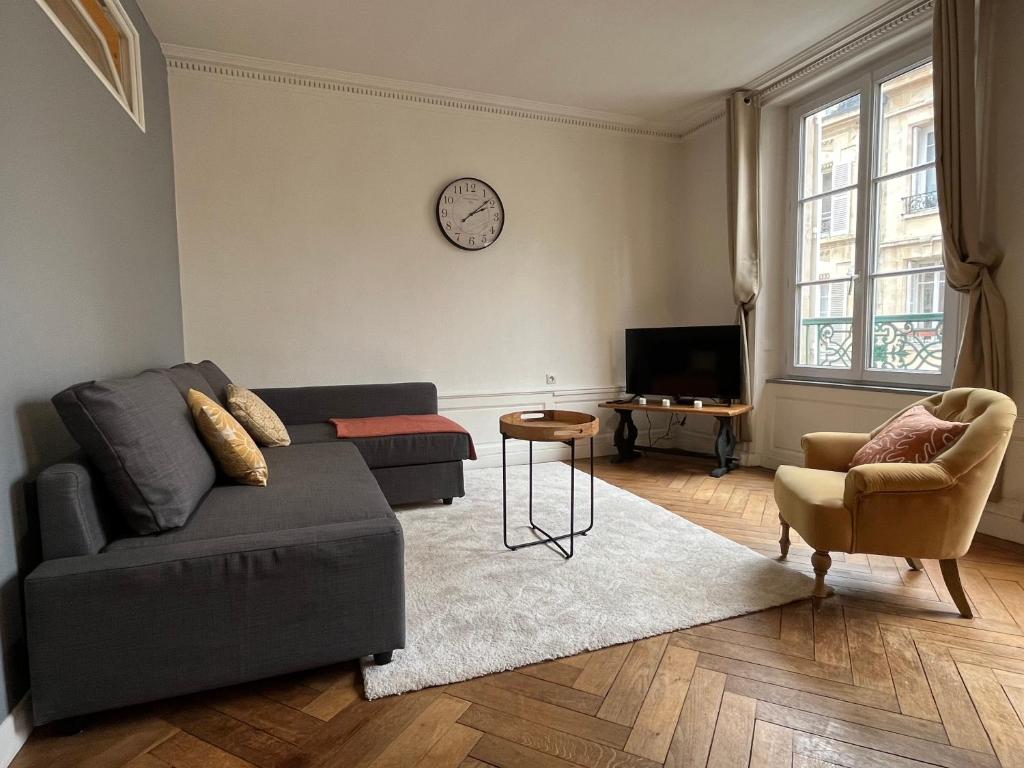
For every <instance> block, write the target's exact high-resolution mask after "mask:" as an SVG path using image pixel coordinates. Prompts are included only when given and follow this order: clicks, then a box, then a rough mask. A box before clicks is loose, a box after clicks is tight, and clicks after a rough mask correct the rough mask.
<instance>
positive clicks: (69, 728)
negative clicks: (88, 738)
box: [53, 715, 85, 736]
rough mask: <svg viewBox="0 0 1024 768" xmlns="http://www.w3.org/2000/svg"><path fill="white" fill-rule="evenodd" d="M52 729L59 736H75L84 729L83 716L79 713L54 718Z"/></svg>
mask: <svg viewBox="0 0 1024 768" xmlns="http://www.w3.org/2000/svg"><path fill="white" fill-rule="evenodd" d="M53 729H54V730H55V731H56V732H57V733H58V734H59V735H61V736H77V735H78V734H80V733H81V732H82V731H84V730H85V718H84V717H82V716H80V715H79V716H76V717H65V718H64V719H63V720H55V721H54V723H53Z"/></svg>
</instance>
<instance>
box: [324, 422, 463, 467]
mask: <svg viewBox="0 0 1024 768" xmlns="http://www.w3.org/2000/svg"><path fill="white" fill-rule="evenodd" d="M331 424H333V425H334V426H335V428H336V429H337V430H338V437H341V438H345V439H352V438H359V437H394V436H395V435H425V434H431V433H437V432H448V433H451V432H454V433H456V434H460V435H465V436H466V437H467V439H468V440H469V458H470V459H473V460H474V461H475V460H476V447H475V446H474V445H473V437H472V436H471V435H470V434H469V432H468V431H467V430H466V428H465V427H463V426H462V425H461V424H457V423H456V422H454V421H452V420H451V419H449V418H447V417H445V416H439V415H438V414H436V413H428V414H421V415H417V416H370V417H368V418H364V419H331Z"/></svg>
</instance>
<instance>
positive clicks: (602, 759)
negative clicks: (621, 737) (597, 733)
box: [459, 704, 660, 768]
mask: <svg viewBox="0 0 1024 768" xmlns="http://www.w3.org/2000/svg"><path fill="white" fill-rule="evenodd" d="M459 722H460V723H462V724H464V725H466V726H468V727H470V728H473V729H474V730H476V731H480V732H483V733H488V734H491V735H492V736H497V737H499V738H502V739H505V740H506V741H511V742H515V743H516V744H521V745H522V746H524V747H529V748H530V749H532V750H535V751H537V752H543V753H545V754H548V755H553V756H555V757H559V758H562V759H564V760H569V761H571V762H573V763H577V764H579V765H583V766H588V768H589V767H592V768H600V766H606V765H615V766H622V768H655V766H657V765H660V761H659V762H658V763H654V762H652V761H650V760H647V759H645V758H643V757H639V756H636V755H631V754H627V753H626V752H623V751H621V750H618V749H615V748H613V747H609V746H607V745H605V744H598V743H597V742H594V741H589V740H587V739H584V738H581V737H579V736H574V735H572V734H570V733H565V732H563V731H558V730H555V729H554V728H548V727H547V726H544V725H539V724H536V723H531V722H530V721H528V720H524V719H523V718H521V717H516V716H515V715H509V714H505V713H503V712H497V711H495V710H493V709H487V708H486V707H481V706H479V705H477V704H474V705H473V706H471V707H470V708H469V709H468V710H467V711H466V713H465V714H464V715H463V716H462V718H461V720H460V721H459Z"/></svg>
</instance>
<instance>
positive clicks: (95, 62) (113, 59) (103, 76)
mask: <svg viewBox="0 0 1024 768" xmlns="http://www.w3.org/2000/svg"><path fill="white" fill-rule="evenodd" d="M36 2H37V3H38V4H39V7H40V8H42V9H43V11H44V12H45V13H46V15H47V16H49V17H50V19H51V20H52V21H53V23H54V24H56V25H57V28H58V29H59V30H60V31H61V33H62V34H63V35H64V37H65V38H66V39H67V41H68V42H69V43H71V46H72V47H73V48H74V49H75V50H76V51H78V54H79V55H80V56H81V57H82V59H83V60H84V61H85V63H86V64H87V65H88V66H89V68H90V69H91V70H92V71H93V72H94V73H95V74H96V76H97V77H98V78H99V79H100V82H102V83H103V84H104V85H105V86H106V88H107V90H108V91H110V93H111V94H113V96H114V98H115V99H117V101H118V103H120V104H121V106H122V107H124V109H125V110H126V111H127V112H128V114H129V115H131V116H132V119H134V120H135V122H136V123H138V125H139V128H141V129H142V130H146V124H145V112H144V109H143V104H142V69H141V60H140V48H139V34H138V32H137V31H136V30H135V27H134V26H133V25H132V22H131V19H129V18H128V14H127V13H125V10H124V8H123V7H122V6H121V3H120V2H119V0H36Z"/></svg>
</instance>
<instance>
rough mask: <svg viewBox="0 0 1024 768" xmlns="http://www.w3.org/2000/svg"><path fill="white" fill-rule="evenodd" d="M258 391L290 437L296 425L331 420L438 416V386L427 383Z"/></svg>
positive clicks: (351, 385)
mask: <svg viewBox="0 0 1024 768" xmlns="http://www.w3.org/2000/svg"><path fill="white" fill-rule="evenodd" d="M254 391H255V392H256V394H257V395H258V396H259V397H260V398H261V399H262V400H263V402H265V403H266V404H267V405H269V406H270V407H271V408H273V409H274V411H275V412H276V413H277V415H278V416H279V417H280V419H281V421H283V422H284V423H285V424H286V425H287V426H288V430H289V434H290V433H291V425H292V424H315V423H317V422H325V421H328V420H330V419H355V418H362V417H366V416H401V415H403V414H417V413H437V387H435V386H434V385H433V384H430V383H427V382H415V383H407V384H349V385H345V386H337V387H288V388H284V389H257V390H254Z"/></svg>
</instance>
